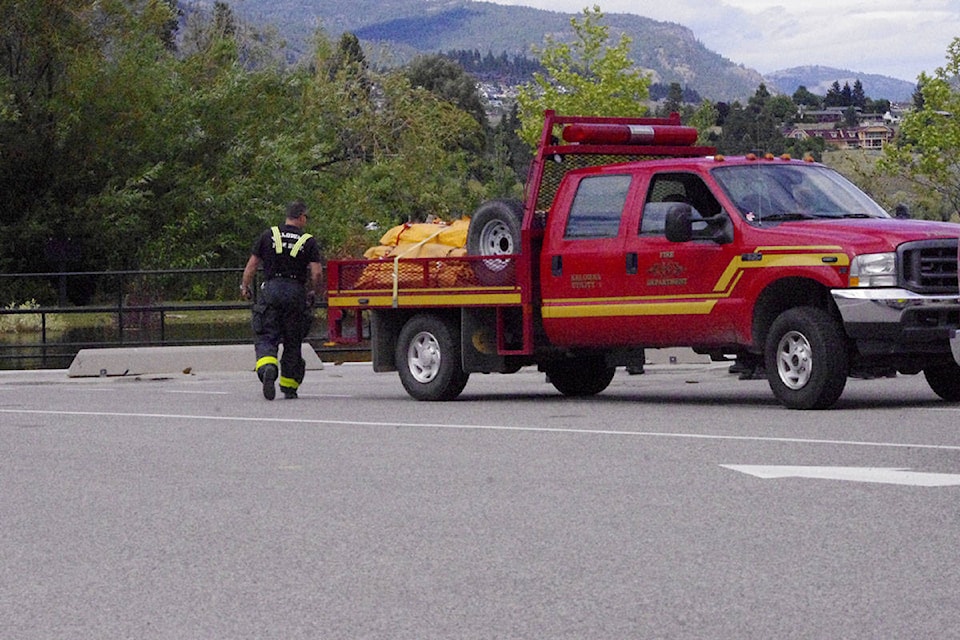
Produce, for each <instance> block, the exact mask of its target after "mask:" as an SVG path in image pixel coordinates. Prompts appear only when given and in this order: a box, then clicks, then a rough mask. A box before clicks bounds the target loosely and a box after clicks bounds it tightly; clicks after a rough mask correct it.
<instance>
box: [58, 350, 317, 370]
mask: <svg viewBox="0 0 960 640" xmlns="http://www.w3.org/2000/svg"><path fill="white" fill-rule="evenodd" d="M302 351H303V359H304V360H305V361H306V363H307V370H308V371H311V370H313V371H316V370H320V369H323V362H322V361H321V360H320V356H318V355H317V352H316V351H314V350H313V347H311V346H310V345H309V344H304V345H303V350H302ZM280 352H281V354H282V353H283V348H282V347H281V349H280ZM255 365H256V357H255V355H254V350H253V345H252V344H248V345H245V344H237V345H204V346H196V347H191V346H184V347H116V348H108V349H81V350H80V351H79V352H78V353H77V355H76V356H75V357H74V359H73V362H72V363H71V364H70V368H69V369H67V375H68V376H69V377H71V378H81V377H89V376H132V375H147V374H161V373H190V372H201V371H251V372H252V371H253V369H254V366H255Z"/></svg>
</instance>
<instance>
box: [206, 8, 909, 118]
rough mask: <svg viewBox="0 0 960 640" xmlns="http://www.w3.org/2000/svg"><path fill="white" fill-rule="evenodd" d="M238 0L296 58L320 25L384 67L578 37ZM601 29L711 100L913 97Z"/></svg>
mask: <svg viewBox="0 0 960 640" xmlns="http://www.w3.org/2000/svg"><path fill="white" fill-rule="evenodd" d="M228 1H229V0H228ZM234 1H235V2H236V4H235V6H234V5H231V6H232V8H233V10H234V12H235V13H236V14H237V15H239V16H240V17H241V18H243V19H245V20H247V21H249V22H251V23H253V24H255V25H258V26H264V27H265V26H270V25H272V26H274V27H276V29H277V30H278V31H279V33H280V35H281V36H282V37H283V38H284V39H285V40H286V41H287V43H288V47H289V48H290V50H291V51H292V52H293V53H294V54H299V55H303V54H306V53H307V52H309V50H310V44H309V43H310V39H311V37H312V36H313V35H314V33H315V32H316V30H317V29H318V28H320V29H322V30H323V31H324V33H325V34H326V35H327V36H328V37H329V38H330V39H332V40H334V41H336V40H338V39H339V37H340V35H341V34H342V33H344V32H348V31H349V32H351V33H353V34H355V35H356V36H357V37H358V38H359V39H360V40H361V42H362V43H363V45H364V51H365V52H366V55H367V58H368V59H369V60H370V61H371V62H374V63H379V64H386V65H390V64H402V63H403V62H406V61H408V60H409V59H411V58H413V57H414V56H416V55H418V54H423V53H442V52H447V51H454V50H459V49H463V50H476V51H479V53H480V54H481V55H486V54H487V53H492V54H493V55H494V56H499V55H500V54H502V53H506V54H507V55H509V56H514V55H525V56H528V57H534V56H533V54H532V50H531V48H532V47H535V46H542V45H543V43H544V37H545V36H547V35H550V36H551V37H553V38H554V39H557V40H560V39H562V38H565V37H572V34H571V29H570V19H571V18H572V17H573V14H569V13H560V12H556V11H545V10H542V9H533V8H530V7H521V6H506V5H498V4H493V3H490V2H481V1H477V0H234ZM193 2H194V4H197V3H198V0H193ZM204 3H211V4H212V0H199V5H200V6H201V7H202V6H203V5H204ZM604 24H606V25H607V26H608V27H609V29H610V37H611V42H616V41H617V40H618V39H619V38H620V35H621V34H625V35H627V36H629V37H630V38H631V39H632V43H633V44H632V51H631V54H632V57H633V60H634V61H635V62H636V63H637V64H638V65H639V66H641V67H643V68H645V69H649V70H650V71H651V72H652V73H653V78H654V81H655V82H662V83H671V82H678V83H680V84H681V86H683V87H685V88H690V89H693V90H695V91H697V92H698V93H699V94H700V95H701V96H703V97H704V98H707V99H709V100H713V101H733V100H742V101H743V100H746V99H747V98H749V97H750V96H752V95H753V94H754V93H755V92H756V90H757V87H758V86H759V85H760V83H761V82H766V84H767V86H768V88H770V89H771V91H776V92H781V93H786V94H787V95H791V94H793V92H794V91H796V89H797V87H798V86H800V85H804V86H806V87H807V89H809V90H810V91H812V92H813V93H816V94H818V95H826V92H827V89H829V88H830V85H831V84H832V83H833V82H834V81H835V80H836V81H839V82H840V86H841V87H842V86H843V84H844V82H849V83H850V85H851V86H853V83H854V82H855V81H856V80H857V79H858V78H859V79H860V81H861V82H862V83H863V87H864V91H865V92H866V94H867V95H868V96H869V97H871V98H876V99H879V98H886V99H888V100H891V101H894V102H898V101H899V102H906V101H909V100H910V97H911V96H912V94H913V89H914V86H913V85H912V84H911V83H909V82H904V81H902V80H896V79H893V78H888V77H885V76H878V75H870V74H857V73H854V72H851V71H844V70H838V69H831V68H829V67H819V66H815V67H796V68H794V69H787V70H784V71H777V72H775V73H772V74H768V75H767V76H766V78H764V77H763V76H761V74H760V73H759V72H757V71H755V70H753V69H748V68H746V67H744V66H743V65H739V64H736V63H734V62H732V61H730V60H728V59H726V58H724V57H723V56H721V55H720V54H718V53H715V52H713V51H710V50H709V49H707V48H706V47H705V46H703V44H701V43H700V41H699V40H697V38H696V36H695V35H694V33H693V32H692V31H691V30H690V29H689V28H687V27H684V26H682V25H679V24H675V23H671V22H661V21H657V20H653V19H651V18H645V17H642V16H637V15H633V14H625V13H605V14H604Z"/></svg>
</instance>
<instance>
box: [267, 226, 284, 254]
mask: <svg viewBox="0 0 960 640" xmlns="http://www.w3.org/2000/svg"><path fill="white" fill-rule="evenodd" d="M270 231H271V232H273V249H274V251H276V252H277V253H283V240H282V239H281V238H280V227H270Z"/></svg>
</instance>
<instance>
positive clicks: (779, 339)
mask: <svg viewBox="0 0 960 640" xmlns="http://www.w3.org/2000/svg"><path fill="white" fill-rule="evenodd" d="M764 360H765V362H764V364H765V365H766V369H767V381H768V382H769V383H770V389H771V390H772V391H773V395H774V396H776V398H777V400H779V401H780V403H781V404H783V405H784V406H785V407H787V408H789V409H828V408H830V407H831V406H833V404H834V403H835V402H836V401H837V400H838V399H839V398H840V394H842V393H843V388H844V387H845V386H846V384H847V375H848V373H849V371H850V359H849V356H848V355H847V341H846V337H845V336H844V333H843V329H842V327H841V326H840V323H839V322H838V321H836V320H835V319H833V318H832V317H831V316H830V315H829V314H828V313H827V312H826V311H824V310H823V309H818V308H816V307H794V308H793V309H787V310H786V311H784V312H783V313H781V314H780V315H779V316H778V317H777V319H776V320H774V322H773V325H772V326H771V327H770V333H769V334H767V340H766V345H765V349H764Z"/></svg>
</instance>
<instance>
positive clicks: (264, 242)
mask: <svg viewBox="0 0 960 640" xmlns="http://www.w3.org/2000/svg"><path fill="white" fill-rule="evenodd" d="M307 220H308V216H307V206H306V205H305V204H304V203H303V202H302V201H300V200H295V201H293V202H291V203H290V204H289V205H287V211H286V219H285V220H284V222H283V224H282V225H280V226H276V227H271V228H269V229H267V230H265V231H264V232H263V233H262V234H260V237H259V238H257V240H256V242H254V244H253V249H252V250H251V252H250V259H249V260H247V265H246V267H245V268H244V270H243V280H242V281H241V283H240V295H241V296H242V297H243V299H244V300H251V299H252V298H253V290H252V289H251V286H252V284H253V278H254V275H255V274H256V272H257V269H258V268H259V267H260V265H261V264H262V265H263V272H264V282H263V284H262V285H261V286H260V293H259V295H258V296H257V300H256V301H255V302H254V304H253V307H252V312H253V315H252V324H253V331H254V333H255V334H256V340H257V341H256V355H257V367H256V370H257V377H258V378H260V381H261V382H262V383H263V397H264V398H266V399H267V400H273V399H274V398H275V397H276V395H277V389H276V382H277V380H278V379H279V381H280V390H281V391H282V392H283V395H284V397H285V398H288V399H292V398H296V397H297V389H298V388H299V387H300V384H301V383H302V382H303V375H304V372H305V369H306V362H305V361H304V360H303V356H302V355H301V345H302V343H303V339H304V338H305V337H306V335H307V332H308V331H309V330H310V323H311V322H312V321H313V305H314V301H315V300H316V296H317V287H318V286H319V285H320V276H321V271H322V267H321V263H320V247H319V245H318V244H317V241H316V239H315V238H314V237H313V236H312V235H310V234H309V233H304V231H303V229H304V227H305V226H306V224H307ZM280 344H283V354H282V356H281V358H280V359H279V360H278V359H277V353H278V351H279V348H278V346H279V345H280Z"/></svg>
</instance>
